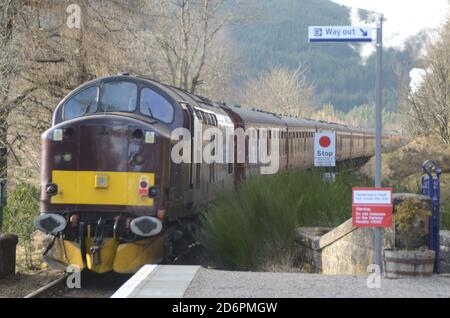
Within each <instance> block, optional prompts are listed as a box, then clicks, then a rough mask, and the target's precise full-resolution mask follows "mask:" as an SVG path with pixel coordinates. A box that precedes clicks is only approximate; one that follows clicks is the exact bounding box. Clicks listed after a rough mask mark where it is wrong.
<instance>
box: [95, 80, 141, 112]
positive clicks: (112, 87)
mask: <svg viewBox="0 0 450 318" xmlns="http://www.w3.org/2000/svg"><path fill="white" fill-rule="evenodd" d="M136 100H137V86H136V84H134V83H131V82H109V83H105V84H104V85H103V92H102V97H101V105H102V107H103V111H105V112H134V111H135V110H136Z"/></svg>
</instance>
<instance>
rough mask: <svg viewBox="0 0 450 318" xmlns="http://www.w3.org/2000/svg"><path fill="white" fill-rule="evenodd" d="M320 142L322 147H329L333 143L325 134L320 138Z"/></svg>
mask: <svg viewBox="0 0 450 318" xmlns="http://www.w3.org/2000/svg"><path fill="white" fill-rule="evenodd" d="M319 144H320V146H321V147H322V148H328V147H329V146H330V145H331V139H330V138H329V137H327V136H323V137H321V138H320V139H319Z"/></svg>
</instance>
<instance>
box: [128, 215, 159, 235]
mask: <svg viewBox="0 0 450 318" xmlns="http://www.w3.org/2000/svg"><path fill="white" fill-rule="evenodd" d="M130 230H131V232H133V233H134V234H136V235H139V236H143V237H150V236H154V235H157V234H159V233H160V232H161V230H162V223H161V221H160V220H158V219H157V218H154V217H151V216H141V217H138V218H135V219H134V220H133V221H131V224H130Z"/></svg>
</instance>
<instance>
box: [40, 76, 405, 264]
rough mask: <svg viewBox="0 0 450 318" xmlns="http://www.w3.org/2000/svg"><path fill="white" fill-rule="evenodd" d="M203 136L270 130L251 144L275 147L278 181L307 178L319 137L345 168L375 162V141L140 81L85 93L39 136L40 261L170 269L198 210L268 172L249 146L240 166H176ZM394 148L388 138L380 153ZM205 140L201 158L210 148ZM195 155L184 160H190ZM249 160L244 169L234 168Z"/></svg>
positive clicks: (353, 131)
mask: <svg viewBox="0 0 450 318" xmlns="http://www.w3.org/2000/svg"><path fill="white" fill-rule="evenodd" d="M200 125H201V126H202V127H203V128H206V129H208V128H213V129H216V131H217V130H218V131H219V132H220V131H221V132H223V133H224V134H225V133H226V132H227V131H228V130H230V129H235V130H237V129H241V130H242V131H244V132H247V131H250V130H252V129H254V130H258V129H259V130H262V129H269V132H268V133H266V134H264V135H263V134H261V135H259V133H258V132H257V136H256V139H257V140H259V139H262V138H267V140H271V139H276V140H277V143H276V144H275V145H276V150H277V151H278V159H279V169H278V171H284V170H288V169H307V168H310V167H312V165H313V148H314V146H313V143H314V134H315V133H316V132H320V131H334V132H335V134H336V160H337V161H338V162H345V161H349V160H360V159H365V158H370V157H372V156H373V155H374V149H375V134H374V131H373V130H368V129H357V128H351V127H347V126H344V125H339V124H334V123H328V122H321V121H314V120H310V119H305V118H297V117H291V116H284V115H280V114H275V113H270V112H266V111H261V110H255V109H247V108H242V107H240V106H230V105H227V104H225V103H217V102H213V101H211V100H209V99H207V98H205V97H201V96H198V95H195V94H192V93H189V92H187V91H185V90H182V89H179V88H177V87H173V86H169V85H165V84H163V83H160V82H158V81H156V80H152V79H150V78H147V77H144V76H137V75H136V76H135V75H129V74H119V75H115V76H108V77H102V78H98V79H95V80H92V81H89V82H87V83H85V84H83V85H81V86H80V87H78V88H76V89H75V90H74V91H72V92H71V93H69V94H68V95H67V96H66V97H65V98H64V99H63V100H62V101H61V102H60V103H59V104H58V106H57V107H56V108H55V111H54V114H53V120H52V127H51V128H50V129H48V130H47V131H45V132H44V133H43V134H42V165H41V197H40V214H39V216H38V217H37V218H36V220H35V226H36V228H37V229H39V230H40V231H42V232H44V233H46V234H48V235H50V237H51V238H52V239H51V242H50V243H49V244H48V246H47V248H46V249H45V252H44V260H45V261H46V262H47V263H48V264H49V265H50V266H52V267H59V268H64V269H65V268H67V266H69V265H72V266H78V267H79V269H81V270H88V271H92V272H96V273H106V272H116V273H134V272H136V271H137V270H138V269H139V268H140V267H141V266H143V265H144V264H157V263H161V262H163V261H165V260H167V259H170V258H171V257H173V255H174V253H175V252H174V251H175V248H174V247H176V246H177V242H179V240H182V238H183V237H184V235H185V234H184V233H186V232H187V231H189V230H190V226H191V225H192V224H193V222H194V221H193V220H195V219H196V218H197V214H198V210H199V209H198V208H199V207H201V206H204V205H205V204H207V203H208V202H210V201H211V200H213V199H214V198H217V197H218V196H220V195H221V194H223V193H225V192H229V191H233V190H234V189H236V187H238V186H239V184H240V183H241V182H243V181H244V180H246V179H248V178H251V177H253V176H256V175H259V174H261V167H262V166H263V165H264V164H263V163H261V162H251V161H250V160H249V158H248V153H249V152H250V147H252V145H251V143H250V142H248V139H246V140H245V141H244V144H243V147H244V150H242V149H238V143H237V142H236V143H235V144H234V145H233V147H234V148H235V149H234V150H235V151H234V152H232V155H231V156H233V158H232V159H234V160H228V161H218V162H205V161H200V162H199V161H198V160H190V161H189V160H186V161H182V162H175V161H174V160H173V158H172V155H173V154H172V152H173V149H174V147H176V145H177V144H178V142H179V141H180V140H179V139H177V138H174V131H176V130H177V129H184V130H185V131H187V132H191V133H192V136H195V133H194V131H195V129H196V128H198V127H199V126H200ZM272 131H273V132H272ZM191 138H192V139H194V138H195V137H191ZM212 139H214V138H212ZM223 139H224V138H223ZM398 139H399V134H398V133H394V132H385V133H384V134H383V145H384V146H388V145H393V144H395V143H397V142H398ZM199 140H200V144H201V146H204V147H206V146H207V144H208V143H209V142H211V140H208V139H204V138H200V139H199ZM215 142H216V143H217V144H219V145H222V143H224V142H225V141H222V140H221V139H219V138H218V139H217V140H215ZM258 145H259V144H258ZM268 145H269V143H268ZM270 145H271V144H270ZM241 146H242V145H241ZM268 147H269V146H268ZM241 148H242V147H241ZM183 149H184V148H183ZM189 150H190V149H187V151H184V153H182V156H183V158H185V157H189V158H190V157H193V156H194V153H195V151H194V150H193V149H191V150H192V151H189ZM271 150H272V151H275V150H274V149H271ZM271 150H270V149H267V152H269V151H271ZM242 151H244V152H245V153H246V155H244V160H241V161H238V160H235V159H236V157H237V156H238V154H239V153H242ZM265 151H266V150H265ZM191 159H193V158H191Z"/></svg>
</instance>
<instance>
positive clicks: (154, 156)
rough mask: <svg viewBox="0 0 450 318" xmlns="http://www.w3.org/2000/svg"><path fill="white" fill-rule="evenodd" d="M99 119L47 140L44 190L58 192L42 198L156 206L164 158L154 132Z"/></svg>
mask: <svg viewBox="0 0 450 318" xmlns="http://www.w3.org/2000/svg"><path fill="white" fill-rule="evenodd" d="M93 117H94V116H93ZM95 117H96V118H89V119H88V118H84V119H80V120H77V121H73V122H71V123H70V124H69V123H68V124H66V125H64V126H60V127H58V126H57V127H56V128H55V129H54V130H53V131H50V132H49V133H48V134H47V135H46V136H47V138H44V141H43V142H44V145H43V156H44V159H43V162H45V163H47V165H46V166H44V167H43V174H42V175H43V180H42V181H43V187H44V188H45V189H48V188H49V185H52V186H53V187H52V189H53V188H54V189H57V190H56V191H53V192H49V191H43V196H44V199H45V198H47V200H49V201H50V203H51V204H53V205H78V206H79V205H82V206H86V205H96V206H99V205H100V206H115V207H119V206H121V207H123V206H125V207H126V206H128V207H131V206H132V207H146V206H147V207H148V206H152V205H153V204H154V200H155V199H154V193H155V189H154V188H155V181H156V178H157V175H156V173H157V171H158V169H159V168H160V158H159V154H160V153H161V151H160V150H159V149H158V147H159V146H160V142H159V141H158V137H157V135H156V132H155V131H154V130H153V129H152V127H151V126H147V127H146V126H144V125H142V124H139V123H135V122H133V121H132V120H130V119H128V118H118V117H119V116H104V115H103V116H95ZM143 184H145V186H142V185H143ZM61 207H62V206H61Z"/></svg>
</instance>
